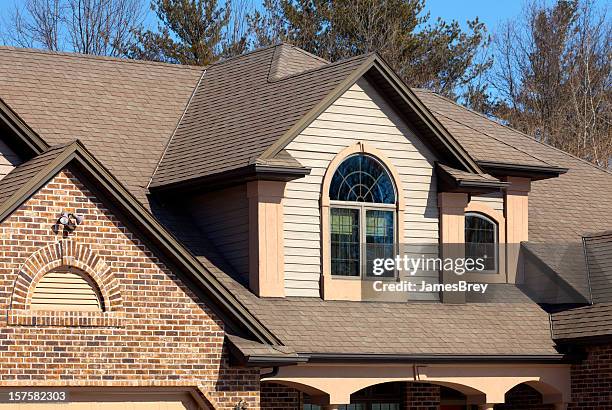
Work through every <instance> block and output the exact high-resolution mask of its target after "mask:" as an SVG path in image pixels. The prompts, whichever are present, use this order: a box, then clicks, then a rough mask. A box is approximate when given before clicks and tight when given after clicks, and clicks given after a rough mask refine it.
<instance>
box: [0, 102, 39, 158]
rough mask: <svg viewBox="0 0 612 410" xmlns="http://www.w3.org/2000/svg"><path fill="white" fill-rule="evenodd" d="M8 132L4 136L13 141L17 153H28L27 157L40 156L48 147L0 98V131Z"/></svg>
mask: <svg viewBox="0 0 612 410" xmlns="http://www.w3.org/2000/svg"><path fill="white" fill-rule="evenodd" d="M3 129H5V130H6V131H8V132H7V133H6V135H12V136H15V137H17V138H16V139H15V142H16V145H17V147H18V150H19V151H22V152H23V151H28V154H29V155H28V156H31V155H36V154H40V153H41V152H43V151H45V150H46V149H48V148H49V145H48V144H47V143H46V142H45V141H43V139H42V138H41V137H40V136H39V135H38V134H37V133H36V132H34V130H32V128H30V127H29V126H28V125H27V124H26V123H25V122H24V121H23V120H22V119H21V117H19V115H18V114H17V113H16V112H15V111H13V110H12V109H11V108H10V107H9V106H8V105H7V104H6V103H5V102H4V101H3V100H2V99H1V98H0V131H2V130H3Z"/></svg>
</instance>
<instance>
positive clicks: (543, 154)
mask: <svg viewBox="0 0 612 410" xmlns="http://www.w3.org/2000/svg"><path fill="white" fill-rule="evenodd" d="M323 64H324V61H322V60H320V59H317V58H315V57H312V56H309V55H308V54H306V53H303V52H301V51H299V50H297V49H295V48H292V47H290V46H278V47H272V48H267V49H262V50H258V51H256V52H253V53H250V54H248V55H246V56H242V57H237V58H235V59H231V60H227V61H225V62H221V63H217V64H214V65H212V66H210V67H208V68H206V69H205V68H201V67H184V66H175V65H168V64H160V63H144V62H134V61H126V60H118V59H110V58H98V57H89V56H78V55H72V54H57V53H47V52H40V51H33V50H22V49H13V48H6V47H0V70H2V72H3V76H1V77H0V98H1V99H2V100H3V101H4V102H6V104H7V105H8V107H10V110H12V111H14V113H15V114H16V115H17V116H18V117H19V118H17V119H14V118H13V119H12V120H11V121H13V123H15V124H18V123H19V119H22V120H23V122H24V123H25V124H27V126H29V127H31V129H32V132H33V133H35V134H37V135H30V137H31V139H32V140H35V137H37V136H40V138H42V139H44V141H45V143H46V144H48V145H58V144H62V143H66V142H67V141H71V140H73V139H74V138H78V139H79V140H80V141H82V142H83V144H84V145H85V146H86V147H87V148H88V149H89V150H90V151H91V153H92V154H93V155H91V156H90V157H91V158H90V159H89V161H94V160H93V157H94V156H95V157H96V158H100V162H101V163H102V164H103V166H102V165H100V166H99V167H97V168H96V169H98V170H99V171H98V172H100V173H102V174H100V175H105V177H104V178H107V179H113V178H114V177H116V178H117V180H118V182H117V183H116V184H112V187H113V189H115V190H118V191H117V192H120V193H121V195H120V196H121V198H120V200H121V201H123V202H121V203H124V204H125V206H126V207H127V208H128V209H129V210H130V212H132V213H133V214H134V215H137V216H138V218H140V220H141V221H143V223H144V222H146V224H147V226H149V227H150V231H151V234H152V235H153V234H154V235H156V236H157V237H159V238H160V241H161V240H162V239H163V243H164V246H165V247H167V249H168V252H169V253H172V254H173V255H175V257H176V258H177V259H178V260H181V261H182V263H183V266H185V268H186V269H187V270H188V271H190V272H192V274H193V275H194V278H196V279H197V280H203V282H200V284H201V285H202V286H204V287H207V286H212V288H210V290H209V292H213V293H214V294H216V295H220V296H219V298H220V299H219V300H220V301H221V302H223V303H225V302H224V301H228V300H231V301H232V303H230V305H228V309H230V311H232V312H233V313H232V314H235V315H238V316H242V317H243V318H247V319H245V320H246V321H247V324H248V325H249V326H252V328H253V331H254V332H256V333H257V332H259V333H260V334H262V338H266V337H268V338H270V339H274V338H277V339H279V340H280V342H282V343H283V344H286V345H287V346H288V347H290V348H291V350H295V351H297V352H302V353H317V352H318V353H341V352H345V353H347V352H351V353H356V352H361V353H372V352H374V351H375V352H387V353H389V354H395V353H411V354H420V353H423V352H428V353H437V354H462V353H463V354H467V353H473V354H491V355H494V354H503V355H512V354H515V353H516V354H528V355H542V354H543V355H555V354H556V351H555V349H554V344H553V342H552V340H551V336H550V329H549V317H548V315H547V314H546V312H544V311H543V310H541V309H540V308H539V307H538V306H537V305H536V304H535V303H533V302H531V301H529V300H526V299H525V298H524V297H522V296H521V294H519V293H515V292H516V290H515V289H504V290H502V291H501V292H502V293H503V294H504V295H505V297H506V299H504V301H500V302H499V303H471V304H466V305H450V304H437V303H399V304H396V303H360V302H340V301H337V302H334V301H322V300H319V299H313V298H287V299H259V298H257V297H255V296H254V295H253V294H251V293H250V292H249V291H248V290H247V289H246V288H245V287H244V286H243V285H241V284H240V283H239V282H238V281H236V280H235V279H233V276H234V275H233V274H232V271H231V269H230V268H228V265H227V264H226V263H225V261H224V260H223V255H218V254H217V253H216V251H215V250H214V248H212V247H211V246H210V244H208V243H207V241H206V239H205V238H204V235H202V233H201V232H197V231H196V230H195V227H194V224H191V223H190V221H189V220H188V218H187V217H185V216H182V215H179V214H178V213H173V211H172V210H171V209H170V208H168V207H161V206H158V205H157V204H156V202H155V201H154V200H152V199H151V198H150V197H147V196H146V194H147V189H146V188H147V184H148V183H149V181H150V180H151V178H153V183H152V185H151V186H152V187H154V186H162V184H173V183H179V182H181V181H184V180H186V179H190V178H197V177H199V176H203V175H208V174H210V173H215V172H216V173H219V172H221V171H223V170H226V169H234V168H236V167H240V166H243V165H248V164H266V165H270V166H279V167H294V168H296V167H299V166H300V164H299V162H297V161H296V160H295V159H294V158H292V157H291V156H290V155H288V154H287V153H286V152H285V151H284V150H283V149H282V148H283V145H282V144H281V143H279V141H281V142H282V136H283V135H290V133H291V132H294V131H296V130H297V129H299V127H297V126H296V123H298V122H300V121H301V120H302V119H303V118H305V116H308V114H309V113H313V112H315V111H316V110H317V109H319V108H321V107H323V105H321V104H322V103H326V102H329V101H330V99H333V97H334V95H335V94H334V92H335V91H338V90H342V89H343V87H345V86H347V84H348V83H345V81H348V80H350V81H353V79H354V77H355V76H357V75H363V74H364V73H365V72H367V73H368V75H370V77H369V78H370V79H376V81H379V80H381V79H385V81H387V80H388V81H387V82H388V89H386V90H387V91H386V92H388V93H389V94H390V95H391V94H393V99H394V103H395V104H396V105H397V106H398V107H399V106H401V107H404V108H405V111H409V110H413V111H414V112H419V113H420V114H419V116H418V117H411V118H408V119H409V120H410V121H413V123H417V122H419V121H420V124H421V125H420V126H422V127H423V128H422V129H423V130H426V129H430V130H433V131H432V134H427V138H426V139H427V140H434V139H435V138H440V141H439V145H438V146H439V147H441V148H444V147H446V148H445V149H447V150H448V151H449V152H452V153H454V155H456V156H457V157H458V158H460V159H461V160H462V161H465V163H466V164H468V163H471V162H470V161H475V163H501V164H519V165H523V166H525V167H531V168H532V169H553V170H554V169H558V170H561V169H564V168H568V169H569V171H568V172H567V173H566V174H563V175H561V176H560V177H559V178H552V179H547V180H542V181H537V182H534V183H533V184H532V191H531V193H530V195H529V200H530V215H529V221H530V222H529V236H530V242H533V243H535V244H537V243H543V244H550V243H555V242H562V243H565V244H567V243H572V244H575V243H581V241H582V235H583V234H584V233H585V232H592V231H601V230H604V229H609V228H612V226H611V223H612V222H611V221H612V195H609V193H610V192H612V175H611V174H610V173H609V172H607V171H604V170H602V169H600V168H597V167H595V166H593V165H591V164H589V163H587V162H585V161H582V160H580V159H577V158H575V157H572V156H571V155H568V154H566V153H563V152H561V151H559V150H556V149H554V148H551V147H549V146H547V145H545V144H541V143H539V142H537V141H536V140H534V139H533V138H530V137H528V136H526V135H524V134H522V133H520V132H518V131H515V130H512V129H511V128H508V127H505V126H503V125H501V124H499V123H496V122H495V121H491V120H490V119H488V118H486V117H484V116H482V115H480V114H478V113H475V112H473V111H470V110H468V109H466V108H464V107H461V106H459V105H457V104H455V103H453V102H452V101H449V100H447V99H445V98H443V97H440V96H437V95H435V94H433V93H431V92H427V91H423V90H415V91H414V92H415V93H416V95H417V96H418V97H419V98H418V99H417V98H416V97H415V94H414V93H413V92H412V91H410V90H407V89H403V88H402V87H401V84H398V83H397V82H394V81H395V80H393V79H392V78H391V79H390V77H389V76H390V75H391V74H390V73H389V72H388V71H386V69H384V62H381V61H379V60H378V59H377V57H376V56H372V55H369V56H368V55H367V56H360V57H356V58H354V59H350V60H346V61H342V62H338V63H333V64H325V65H323ZM375 66H376V67H375ZM372 67H375V69H376V70H375V71H376V72H375V73H373V72H372ZM43 68H44V69H43ZM368 70H370V71H368ZM347 79H348V80H347ZM391 80H393V81H391ZM381 81H382V80H381ZM198 83H199V86H197V85H198ZM419 99H420V100H419ZM0 108H2V107H0ZM0 114H2V115H5V112H4V111H2V113H0ZM6 115H8V114H6ZM3 118H4V117H3ZM271 118H273V119H274V121H270V119H271ZM22 125H24V124H22ZM30 134H31V133H30ZM430 136H431V137H430ZM434 137H435V138H434ZM445 144H446V145H445ZM34 145H35V146H36V147H39V148H37V149H38V152H39V153H41V154H40V155H39V156H37V157H35V158H33V159H32V160H31V161H29V162H26V163H25V164H23V165H22V166H20V167H17V168H16V169H15V170H14V171H13V172H11V173H10V174H9V175H8V176H7V177H6V178H5V179H4V180H3V181H0V197H1V198H4V199H5V201H4V203H13V202H15V201H13V199H14V198H18V197H21V196H22V195H21V193H22V192H19V189H20V188H19V185H20V184H21V183H22V182H21V181H26V180H28V177H30V178H32V180H39V177H36V178H35V176H39V175H47V173H46V172H47V170H50V169H52V168H54V167H55V165H54V164H55V162H54V161H56V160H57V158H59V156H60V155H62V153H65V152H66V151H65V150H62V148H61V147H57V146H56V147H52V148H50V149H49V150H47V151H45V148H44V147H43V148H40V145H41V144H38V145H37V144H34ZM69 145H70V146H72V144H69ZM456 145H457V146H456ZM271 148H274V149H271ZM75 152H76V151H75ZM79 152H87V151H83V150H81V149H79ZM164 152H165V154H164ZM269 153H272V154H270V155H267V154H269ZM56 154H57V155H58V156H57V157H55V159H54V155H56ZM264 154H265V155H264ZM83 155H85V154H83ZM88 158H89V157H88ZM228 158H229V160H228ZM160 159H161V162H160ZM60 162H61V161H60ZM106 168H107V169H108V171H110V172H107V174H108V175H106V174H105V172H106V171H105V169H106ZM477 168H478V167H476V168H474V169H472V170H470V172H466V171H465V170H462V169H459V168H458V167H457V165H454V164H453V165H452V166H448V165H443V167H442V169H444V172H446V173H447V174H448V175H450V176H452V177H453V178H454V179H455V180H457V181H477V182H479V183H488V182H489V181H490V182H491V183H493V184H499V182H497V181H498V180H497V179H496V178H494V177H493V176H491V175H486V174H484V173H481V172H478V169H477ZM156 169H157V172H156V173H155V175H154V172H155V170H156ZM43 171H44V172H43ZM470 175H473V176H470ZM123 185H124V186H125V188H122V186H123ZM22 191H23V190H22ZM24 192H25V191H24ZM133 196H134V197H135V198H136V199H137V200H138V201H140V204H138V203H137V202H135V201H134V202H132V201H129V200H128V198H133ZM142 206H145V207H147V208H148V210H149V211H151V212H152V213H153V214H154V215H155V217H156V218H157V219H154V218H153V217H152V216H151V214H150V213H149V212H148V211H147V210H145V209H144V208H142ZM585 209H586V210H589V212H584V210H585ZM159 222H162V223H163V226H162V224H160V223H159ZM166 230H171V231H172V232H173V233H174V234H175V235H176V236H177V237H179V238H180V241H181V244H179V243H178V242H177V241H174V239H173V238H172V236H171V235H166ZM185 247H188V248H189V249H190V251H191V253H189V252H187V251H186V250H185ZM553 253H554V251H553V252H543V254H542V255H538V256H539V257H540V258H541V259H542V260H545V261H547V262H548V263H550V265H551V266H555V259H552V256H554V255H553ZM193 255H196V256H198V261H195V259H193ZM573 274H577V275H578V276H577V278H578V279H580V278H584V276H581V275H585V274H586V273H585V272H583V271H582V272H581V271H577V273H576V272H573ZM202 275H203V276H202ZM202 277H203V278H204V279H202ZM198 278H199V279H198ZM215 292H217V293H215ZM509 300H512V302H510V301H509ZM597 309H601V308H599V307H598V308H597ZM584 311H585V312H587V311H588V309H587V308H585V310H584ZM500 312H504V314H503V315H500ZM568 314H569V313H568ZM389 318H391V320H389ZM574 323H575V326H579V325H578V323H579V322H574ZM373 329H375V330H376V331H375V332H374V331H372V330H373ZM267 332H269V335H268V336H265V334H267ZM374 336H376V337H374ZM237 344H241V343H240V342H237ZM241 346H242V347H243V348H244V349H246V350H245V351H247V350H248V349H259V348H260V347H257V346H251V345H248V346H247V345H245V344H244V343H242V344H241ZM266 349H268V348H267V347H266Z"/></svg>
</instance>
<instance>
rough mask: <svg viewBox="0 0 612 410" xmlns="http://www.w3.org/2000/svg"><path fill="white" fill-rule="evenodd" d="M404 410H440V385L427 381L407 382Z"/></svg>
mask: <svg viewBox="0 0 612 410" xmlns="http://www.w3.org/2000/svg"><path fill="white" fill-rule="evenodd" d="M404 399H405V402H404V408H403V410H439V409H440V386H436V385H434V384H427V383H412V382H410V383H406V387H405V396H404Z"/></svg>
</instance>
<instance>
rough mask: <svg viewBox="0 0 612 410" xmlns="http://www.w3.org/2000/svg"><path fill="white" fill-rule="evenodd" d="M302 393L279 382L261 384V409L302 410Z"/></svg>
mask: <svg viewBox="0 0 612 410" xmlns="http://www.w3.org/2000/svg"><path fill="white" fill-rule="evenodd" d="M302 405H303V400H302V394H300V392H299V391H298V390H296V389H293V388H291V387H287V386H283V385H281V384H277V383H262V384H261V410H302Z"/></svg>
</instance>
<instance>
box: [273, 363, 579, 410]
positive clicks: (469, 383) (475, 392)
mask: <svg viewBox="0 0 612 410" xmlns="http://www.w3.org/2000/svg"><path fill="white" fill-rule="evenodd" d="M262 381H273V382H275V383H280V384H286V385H289V386H292V387H295V388H300V386H303V387H302V388H301V390H302V391H305V392H307V391H310V392H317V391H318V392H322V393H323V394H322V395H321V397H320V400H324V401H325V402H326V403H329V404H347V403H350V396H351V394H352V393H355V392H357V391H359V390H361V389H363V388H365V387H368V386H372V385H375V384H380V383H387V382H400V381H407V382H412V381H413V382H422V383H432V384H438V385H441V386H447V387H450V388H453V389H455V390H458V391H460V392H462V393H463V394H465V395H466V396H467V398H468V403H469V404H479V405H484V404H491V403H504V400H505V397H504V396H505V394H506V392H507V391H509V390H510V389H512V388H513V387H514V386H516V385H518V384H521V383H527V384H529V385H530V386H532V387H533V388H535V389H536V390H538V391H539V392H540V393H541V394H542V396H543V398H544V401H545V403H567V402H569V401H570V366H569V365H567V364H553V365H541V364H496V365H480V364H458V363H454V364H430V365H414V366H412V365H399V364H398V365H392V364H388V365H308V366H292V367H283V368H281V369H280V371H279V373H278V374H277V375H276V376H274V377H271V378H264V379H262Z"/></svg>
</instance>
